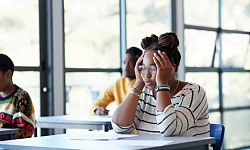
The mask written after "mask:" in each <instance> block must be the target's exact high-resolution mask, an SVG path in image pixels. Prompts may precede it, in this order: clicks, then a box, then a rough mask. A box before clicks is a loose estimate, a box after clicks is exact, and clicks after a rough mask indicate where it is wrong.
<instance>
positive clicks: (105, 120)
mask: <svg viewBox="0 0 250 150" xmlns="http://www.w3.org/2000/svg"><path fill="white" fill-rule="evenodd" d="M36 127H37V135H38V136H40V133H41V128H53V129H56V128H61V129H89V130H104V131H105V132H108V131H109V130H111V129H112V125H111V116H94V115H81V116H80V115H79V116H70V115H62V116H46V117H40V118H38V119H36Z"/></svg>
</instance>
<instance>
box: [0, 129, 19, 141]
mask: <svg viewBox="0 0 250 150" xmlns="http://www.w3.org/2000/svg"><path fill="white" fill-rule="evenodd" d="M17 132H18V131H17V129H13V128H0V141H4V140H11V139H12V136H13V135H14V134H17Z"/></svg>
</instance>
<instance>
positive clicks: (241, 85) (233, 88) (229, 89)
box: [222, 73, 250, 107]
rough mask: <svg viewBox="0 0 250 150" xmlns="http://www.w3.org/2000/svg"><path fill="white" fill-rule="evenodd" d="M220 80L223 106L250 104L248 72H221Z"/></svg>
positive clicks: (249, 76) (249, 78) (249, 75)
mask: <svg viewBox="0 0 250 150" xmlns="http://www.w3.org/2000/svg"><path fill="white" fill-rule="evenodd" d="M222 81H223V84H222V86H223V104H224V107H238V106H250V73H223V74H222ZM232 83H233V85H232Z"/></svg>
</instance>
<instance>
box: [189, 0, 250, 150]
mask: <svg viewBox="0 0 250 150" xmlns="http://www.w3.org/2000/svg"><path fill="white" fill-rule="evenodd" d="M194 3H195V4H196V5H193V4H194ZM208 6H209V7H208ZM249 8H250V3H249V0H232V1H227V0H203V1H199V0H185V1H184V23H185V25H184V27H185V29H184V34H185V37H184V38H185V39H184V40H185V65H186V67H185V70H186V80H187V81H192V82H196V83H198V84H200V85H202V86H203V87H204V88H205V90H206V92H207V96H208V102H209V108H210V121H211V123H222V124H224V126H225V128H226V131H225V140H224V148H225V149H234V148H240V147H249V146H250V136H249V135H250V128H249V127H250V122H249V119H248V118H249V111H250V67H249V66H250V62H249V60H250V54H249V53H250V44H249V35H250V26H249V24H250V9H249ZM236 143H237V144H236Z"/></svg>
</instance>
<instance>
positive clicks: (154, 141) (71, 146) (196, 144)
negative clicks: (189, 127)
mask: <svg viewBox="0 0 250 150" xmlns="http://www.w3.org/2000/svg"><path fill="white" fill-rule="evenodd" d="M114 134H115V133H112V132H95V131H93V132H90V131H89V132H86V133H81V134H78V135H73V134H72V135H70V134H59V135H52V136H43V137H35V138H28V139H19V140H9V141H0V148H3V149H5V150H8V149H12V150H20V149H22V150H66V149H68V150H79V149H108V150H131V149H147V150H150V149H152V150H153V149H154V150H160V149H186V150H208V148H209V144H212V143H215V138H213V137H163V136H161V135H156V134H140V135H135V136H132V137H115V138H114V137H113V138H112V137H111V138H110V136H113V135H114ZM93 135H94V137H100V139H98V138H97V139H95V138H89V137H90V136H93ZM116 135H117V136H120V135H118V134H116ZM121 136H124V134H123V135H122V134H121ZM125 136H131V134H130V135H125Z"/></svg>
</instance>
